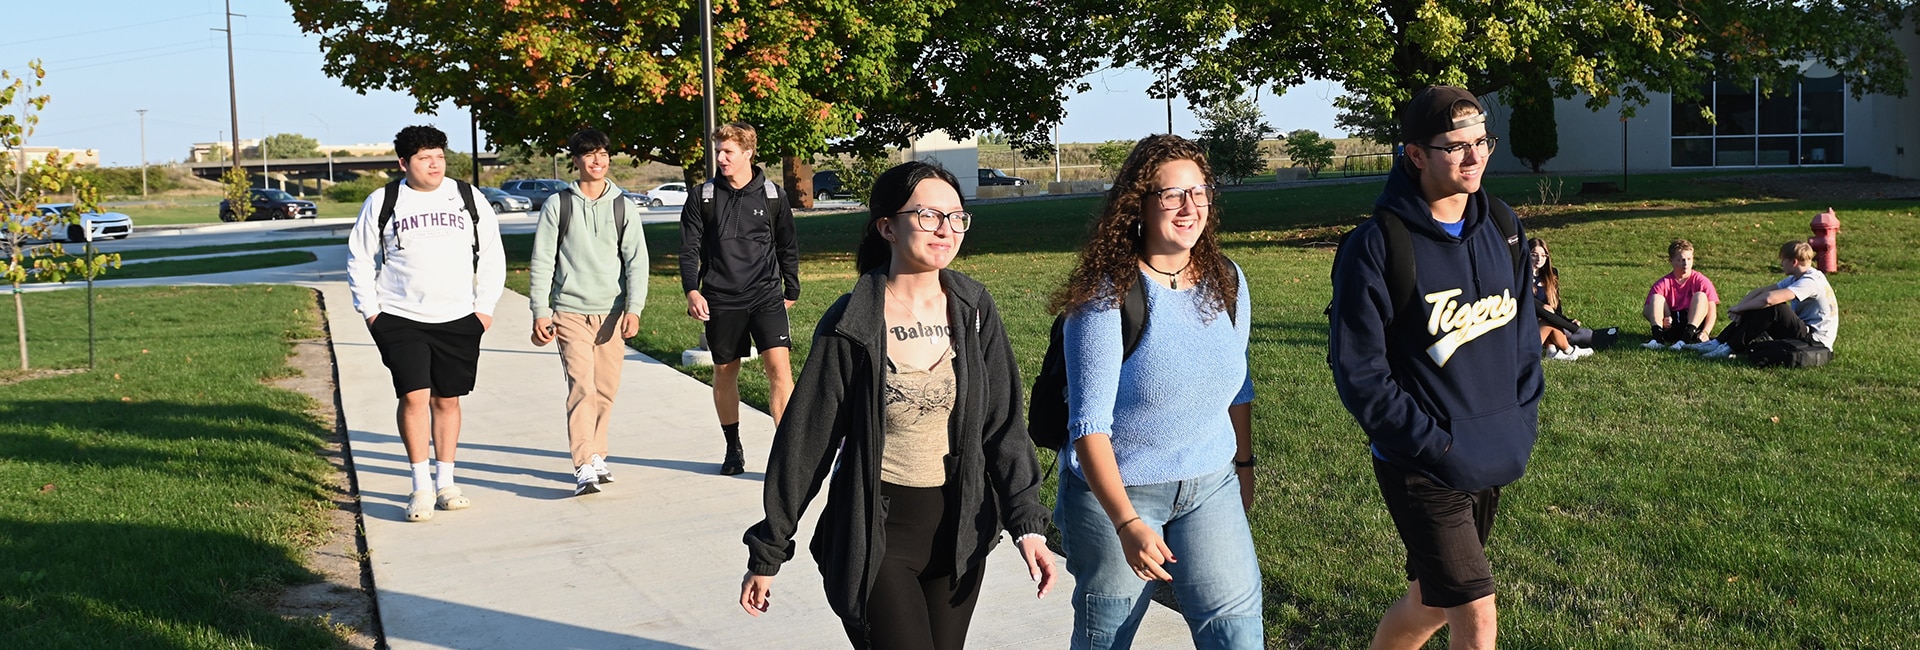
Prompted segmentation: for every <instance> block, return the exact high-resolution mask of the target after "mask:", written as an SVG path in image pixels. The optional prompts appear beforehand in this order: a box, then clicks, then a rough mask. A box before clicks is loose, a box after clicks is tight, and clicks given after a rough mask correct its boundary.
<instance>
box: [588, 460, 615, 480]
mask: <svg viewBox="0 0 1920 650" xmlns="http://www.w3.org/2000/svg"><path fill="white" fill-rule="evenodd" d="M589 458H592V459H593V462H591V463H588V466H590V467H592V468H593V475H594V477H595V478H598V479H599V480H600V482H601V483H612V482H613V470H610V469H607V459H606V458H605V457H603V456H601V455H600V454H594V455H592V456H589Z"/></svg>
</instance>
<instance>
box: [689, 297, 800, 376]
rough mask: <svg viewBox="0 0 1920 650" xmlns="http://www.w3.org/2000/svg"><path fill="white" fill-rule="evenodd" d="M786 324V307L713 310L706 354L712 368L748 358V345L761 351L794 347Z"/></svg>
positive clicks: (784, 305)
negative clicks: (712, 364) (709, 356)
mask: <svg viewBox="0 0 1920 650" xmlns="http://www.w3.org/2000/svg"><path fill="white" fill-rule="evenodd" d="M789 329H790V328H789V327H788V325H787V306H786V303H784V302H775V303H773V306H772V307H769V308H764V309H753V310H748V309H737V310H736V309H727V310H714V311H713V312H712V313H710V314H709V315H708V317H707V351H708V352H711V353H713V363H714V365H721V364H727V363H733V362H734V361H737V360H739V359H740V358H741V357H744V356H747V351H748V347H747V342H748V339H752V342H753V345H754V346H755V347H758V348H760V349H762V350H771V349H773V348H790V347H793V340H792V338H791V336H790V332H789Z"/></svg>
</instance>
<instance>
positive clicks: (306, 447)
mask: <svg viewBox="0 0 1920 650" xmlns="http://www.w3.org/2000/svg"><path fill="white" fill-rule="evenodd" d="M0 422H8V423H15V424H13V425H0V434H3V435H4V437H0V460H5V461H12V462H20V463H28V464H42V463H44V464H49V465H76V466H78V465H84V466H90V467H98V468H105V469H119V468H126V469H133V470H139V471H151V472H165V473H169V474H174V475H177V476H182V477H194V476H201V475H205V474H206V473H208V472H213V471H217V472H222V473H225V474H228V475H237V476H239V477H245V478H244V479H242V480H251V481H257V482H260V483H268V484H276V485H281V486H285V487H287V488H290V489H297V490H299V491H300V492H301V493H303V494H307V495H312V496H313V497H314V498H323V497H324V496H325V493H324V490H322V489H321V488H320V486H318V485H315V484H314V483H313V482H312V481H311V480H310V479H309V477H306V476H302V475H298V474H293V473H289V472H286V471H282V469H281V468H276V467H263V466H259V465H258V464H257V463H253V462H251V461H247V462H242V461H246V459H250V458H257V457H258V454H257V452H252V451H248V450H246V449H244V447H246V446H251V445H269V446H271V447H275V448H278V449H284V450H289V451H294V452H297V453H300V454H312V453H317V451H318V450H319V449H320V446H321V439H320V436H321V435H322V434H323V433H324V431H323V430H322V429H321V427H320V425H319V424H318V423H317V422H315V421H314V420H313V419H312V418H310V417H308V416H307V415H305V414H303V413H301V412H299V411H298V410H297V409H276V408H269V407H266V406H259V405H248V404H188V403H181V402H173V401H153V402H149V401H138V400H136V401H130V402H122V401H108V400H31V399H27V400H13V401H6V402H0ZM18 423H32V426H23V425H21V424H18ZM75 432H84V433H83V434H80V435H76V433H75ZM195 441H204V442H205V443H206V444H204V445H194V444H191V443H193V442H195Z"/></svg>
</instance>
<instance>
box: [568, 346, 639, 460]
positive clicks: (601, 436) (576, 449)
mask: <svg viewBox="0 0 1920 650" xmlns="http://www.w3.org/2000/svg"><path fill="white" fill-rule="evenodd" d="M625 315H626V314H625V312H614V313H612V314H608V315H604V316H602V315H587V314H572V313H567V312H554V313H553V327H554V335H555V337H556V338H557V339H558V340H559V342H560V366H561V368H562V369H564V370H565V371H566V373H567V442H568V445H567V446H568V448H569V450H570V451H571V452H572V453H573V466H574V467H579V466H581V465H585V464H587V463H589V462H592V457H593V455H594V454H599V455H600V456H601V457H602V458H604V457H606V456H607V426H608V424H610V423H611V422H610V421H611V419H612V413H613V398H614V396H615V395H618V394H619V393H620V364H621V362H622V360H623V359H625V358H626V355H627V343H626V341H624V340H622V339H621V338H620V319H621V318H622V317H624V316H625Z"/></svg>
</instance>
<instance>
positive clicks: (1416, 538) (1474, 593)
mask: <svg viewBox="0 0 1920 650" xmlns="http://www.w3.org/2000/svg"><path fill="white" fill-rule="evenodd" d="M1373 476H1374V478H1375V479H1377V480H1379V482H1380V495H1381V496H1383V497H1385V498H1386V501H1387V514H1389V515H1391V516H1392V517H1393V527H1394V528H1395V529H1398V530H1399V531H1400V541H1401V542H1402V543H1404V544H1406V547H1407V579H1408V580H1419V581H1420V602H1421V603H1422V604H1425V605H1426V606H1428V607H1456V606H1460V605H1465V604H1467V603H1470V602H1473V601H1475V600H1479V599H1480V598H1482V597H1485V596H1489V595H1492V594H1493V567H1492V566H1490V565H1489V564H1487V551H1486V548H1487V535H1488V534H1490V533H1492V532H1493V515H1494V511H1495V510H1497V509H1499V506H1500V488H1498V487H1491V488H1487V489H1485V490H1481V491H1479V492H1462V491H1459V490H1455V489H1453V488H1449V487H1446V486H1444V485H1441V484H1439V483H1437V482H1435V481H1434V480H1433V479H1431V478H1427V477H1426V476H1422V475H1421V474H1419V473H1417V472H1409V471H1406V470H1403V469H1400V468H1398V467H1395V466H1393V464H1391V463H1388V462H1386V461H1384V460H1380V459H1379V458H1374V459H1373Z"/></svg>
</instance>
